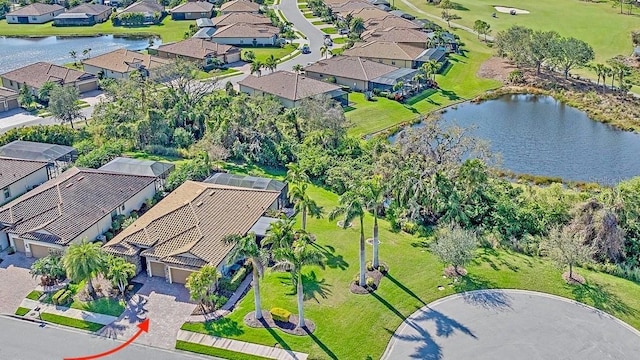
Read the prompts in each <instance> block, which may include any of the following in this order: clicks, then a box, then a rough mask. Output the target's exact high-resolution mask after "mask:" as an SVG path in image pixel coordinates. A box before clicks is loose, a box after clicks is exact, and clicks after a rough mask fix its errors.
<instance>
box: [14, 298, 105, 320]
mask: <svg viewBox="0 0 640 360" xmlns="http://www.w3.org/2000/svg"><path fill="white" fill-rule="evenodd" d="M20 307H23V308H27V309H30V310H33V309H35V308H37V307H40V312H41V313H46V314H54V315H60V316H64V317H68V318H72V319H78V320H84V321H90V322H92V323H97V324H101V325H108V324H111V323H112V322H114V321H116V319H117V317H115V316H110V315H104V314H96V313H92V312H90V311H84V310H78V309H72V308H68V307H64V306H58V305H52V304H44V303H41V302H39V301H35V300H30V299H24V300H22V303H21V304H20Z"/></svg>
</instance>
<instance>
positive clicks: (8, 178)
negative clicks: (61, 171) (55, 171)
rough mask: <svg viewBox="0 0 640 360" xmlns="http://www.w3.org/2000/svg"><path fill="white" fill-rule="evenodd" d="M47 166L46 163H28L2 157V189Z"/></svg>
mask: <svg viewBox="0 0 640 360" xmlns="http://www.w3.org/2000/svg"><path fill="white" fill-rule="evenodd" d="M45 166H47V163H46V162H45V161H27V160H21V159H11V158H3V157H0V189H4V188H5V187H7V186H9V185H11V184H13V183H14V182H16V181H18V180H21V179H23V178H24V177H26V176H28V175H31V174H33V173H34V172H36V171H38V170H40V169H42V168H43V167H45Z"/></svg>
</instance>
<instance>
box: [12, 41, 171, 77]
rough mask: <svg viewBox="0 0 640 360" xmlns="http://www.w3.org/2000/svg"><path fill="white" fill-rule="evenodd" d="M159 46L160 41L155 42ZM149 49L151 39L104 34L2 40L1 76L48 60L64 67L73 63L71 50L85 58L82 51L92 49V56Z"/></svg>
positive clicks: (79, 56)
mask: <svg viewBox="0 0 640 360" xmlns="http://www.w3.org/2000/svg"><path fill="white" fill-rule="evenodd" d="M154 42H155V43H156V44H158V43H159V42H160V40H159V39H154ZM148 46H149V40H148V39H127V38H121V37H114V36H113V35H103V36H94V37H59V36H49V37H43V38H14V37H0V49H2V51H0V74H2V73H5V72H7V71H11V70H14V69H17V68H19V67H22V66H25V65H28V64H31V63H34V62H38V61H46V62H51V63H54V64H58V65H62V64H66V63H70V62H73V59H72V58H71V56H69V52H70V51H72V50H73V51H75V52H76V53H77V54H78V59H80V58H81V57H82V51H83V50H84V49H87V48H90V49H91V52H90V55H91V56H96V55H100V54H104V53H107V52H109V51H112V50H116V49H119V48H127V49H129V50H143V49H145V48H147V47H148Z"/></svg>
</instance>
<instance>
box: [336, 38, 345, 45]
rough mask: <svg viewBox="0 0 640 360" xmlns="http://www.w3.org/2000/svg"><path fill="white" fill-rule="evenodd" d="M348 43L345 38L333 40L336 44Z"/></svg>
mask: <svg viewBox="0 0 640 360" xmlns="http://www.w3.org/2000/svg"><path fill="white" fill-rule="evenodd" d="M346 42H347V38H343V37H340V38H335V39H333V43H334V44H344V43H346Z"/></svg>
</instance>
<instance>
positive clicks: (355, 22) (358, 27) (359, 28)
mask: <svg viewBox="0 0 640 360" xmlns="http://www.w3.org/2000/svg"><path fill="white" fill-rule="evenodd" d="M349 28H350V29H349V30H350V31H351V32H352V33H354V34H356V35H358V36H360V35H362V33H363V32H364V30H365V26H364V20H363V19H362V18H361V17H356V18H353V19H351V22H350V23H349Z"/></svg>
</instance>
